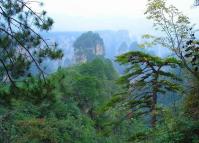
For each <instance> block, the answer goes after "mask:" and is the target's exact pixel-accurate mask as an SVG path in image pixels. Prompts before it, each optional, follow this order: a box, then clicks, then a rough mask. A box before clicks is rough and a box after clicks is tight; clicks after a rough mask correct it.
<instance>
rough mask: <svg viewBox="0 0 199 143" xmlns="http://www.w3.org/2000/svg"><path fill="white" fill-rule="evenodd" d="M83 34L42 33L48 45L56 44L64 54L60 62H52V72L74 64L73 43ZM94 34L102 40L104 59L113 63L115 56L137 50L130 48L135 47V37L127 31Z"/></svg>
mask: <svg viewBox="0 0 199 143" xmlns="http://www.w3.org/2000/svg"><path fill="white" fill-rule="evenodd" d="M84 32H85V31H80V32H48V33H42V36H43V37H44V38H45V39H46V40H47V41H48V42H49V43H50V42H56V43H57V44H58V48H60V49H62V50H63V52H64V57H63V59H62V60H61V61H57V62H54V64H53V70H54V69H56V68H57V67H58V66H63V67H66V66H68V65H71V64H74V63H75V59H74V47H73V43H74V42H75V40H76V39H77V38H78V37H79V36H80V35H81V34H82V33H84ZM86 32H87V31H86ZM94 32H95V33H98V34H99V35H100V37H101V38H102V39H103V41H104V47H105V57H106V58H109V59H111V60H112V61H114V59H115V56H117V55H119V54H121V53H124V52H127V51H129V50H132V49H133V48H137V47H132V43H134V44H133V45H135V46H136V44H135V43H137V42H136V37H135V36H132V34H130V32H128V31H127V30H120V31H111V30H104V31H94ZM123 44H125V45H126V47H125V48H124V49H123V48H122V47H121V45H123ZM50 68H52V65H51V66H50Z"/></svg>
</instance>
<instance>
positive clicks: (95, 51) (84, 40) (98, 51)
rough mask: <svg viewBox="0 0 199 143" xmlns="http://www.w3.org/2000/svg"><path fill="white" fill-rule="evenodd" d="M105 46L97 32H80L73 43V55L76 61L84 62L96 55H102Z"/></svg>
mask: <svg viewBox="0 0 199 143" xmlns="http://www.w3.org/2000/svg"><path fill="white" fill-rule="evenodd" d="M104 55H105V48H104V42H103V40H102V38H101V37H100V36H99V34H97V33H93V32H87V33H84V34H82V35H81V36H80V37H79V38H77V40H76V41H75V43H74V56H75V61H76V63H85V62H87V61H91V60H93V59H94V58H95V57H97V56H104Z"/></svg>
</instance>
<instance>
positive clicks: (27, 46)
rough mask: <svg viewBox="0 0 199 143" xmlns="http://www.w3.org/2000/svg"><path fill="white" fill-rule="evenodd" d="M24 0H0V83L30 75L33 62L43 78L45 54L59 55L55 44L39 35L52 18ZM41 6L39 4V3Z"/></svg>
mask: <svg viewBox="0 0 199 143" xmlns="http://www.w3.org/2000/svg"><path fill="white" fill-rule="evenodd" d="M32 3H39V2H35V1H27V0H1V1H0V19H1V21H0V32H1V33H0V69H1V70H0V71H1V72H0V82H1V83H2V82H9V83H10V82H12V84H15V80H16V79H18V78H20V77H25V76H28V75H30V74H31V72H30V68H31V67H33V65H35V66H36V67H37V69H38V70H39V71H40V74H41V75H42V76H43V78H45V75H44V71H43V69H42V67H41V65H40V64H41V63H42V61H43V60H44V59H45V58H46V57H50V58H52V59H56V58H60V57H62V56H63V55H62V52H61V51H60V50H58V49H57V48H56V45H53V46H50V45H49V44H48V43H47V42H46V41H45V39H44V38H42V36H41V35H40V34H39V33H40V31H48V30H50V29H51V26H52V24H53V20H52V19H51V18H49V17H47V16H46V11H41V12H36V11H34V10H32V9H31V4H32ZM39 4H40V5H42V3H39Z"/></svg>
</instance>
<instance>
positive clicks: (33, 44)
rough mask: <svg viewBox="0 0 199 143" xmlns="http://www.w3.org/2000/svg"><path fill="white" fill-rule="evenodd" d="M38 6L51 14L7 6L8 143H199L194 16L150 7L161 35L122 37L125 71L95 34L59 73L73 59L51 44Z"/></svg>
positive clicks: (79, 43) (4, 140)
mask: <svg viewBox="0 0 199 143" xmlns="http://www.w3.org/2000/svg"><path fill="white" fill-rule="evenodd" d="M30 3H36V4H39V6H40V7H42V6H43V3H40V2H36V1H28V0H1V1H0V31H1V33H0V143H128V142H130V143H198V142H199V37H197V30H195V27H194V26H193V25H192V24H191V22H190V19H189V18H188V17H187V16H186V15H184V14H183V13H182V12H180V11H179V10H178V9H177V8H176V7H175V6H173V5H170V4H168V3H167V1H166V0H148V2H147V5H146V11H145V16H146V18H147V19H148V20H149V21H151V22H153V24H154V30H155V31H156V32H157V33H158V34H156V35H152V34H151V35H150V34H146V35H143V37H142V38H143V40H141V43H138V42H135V41H134V42H133V41H131V39H129V38H132V37H129V35H128V34H125V32H124V33H123V32H121V33H123V34H121V33H120V34H121V35H123V36H121V37H120V36H118V37H120V38H119V40H118V41H119V42H118V41H117V38H113V39H114V40H116V43H119V45H118V47H117V48H118V51H117V55H118V56H117V57H114V59H115V61H114V62H115V63H117V64H115V63H113V57H111V56H110V55H112V53H111V50H110V49H109V50H110V51H106V47H105V46H106V44H105V43H107V41H106V40H107V39H108V38H107V39H105V40H104V39H103V37H106V36H107V35H106V34H104V35H103V34H102V33H100V32H99V33H96V32H92V31H90V32H86V33H81V34H79V33H76V34H75V37H76V38H74V39H73V40H72V41H70V42H69V44H70V46H71V47H72V49H70V51H72V52H74V57H72V58H74V59H76V62H75V63H72V62H71V63H70V64H68V67H64V66H59V65H56V66H57V67H58V68H57V67H56V68H54V66H55V65H54V63H59V62H60V61H61V62H62V61H63V59H62V58H63V57H65V56H64V54H67V52H66V51H63V50H61V49H59V48H58V47H59V46H58V45H57V43H56V40H55V41H52V40H46V39H45V38H44V37H43V34H41V33H43V32H44V33H45V32H48V31H49V30H51V28H52V25H53V23H54V21H53V19H51V18H49V17H48V16H47V12H46V11H40V12H38V11H34V10H33V9H32V7H31V6H30ZM147 32H148V33H150V30H149V31H147ZM73 34H74V33H73ZM73 34H72V35H73ZM120 34H119V35H120ZM101 35H102V36H101ZM125 35H128V36H127V37H126V36H125ZM109 36H110V35H109ZM109 36H108V37H109ZM55 37H56V34H55ZM69 37H70V35H69ZM116 37H117V36H116ZM55 39H56V38H55ZM58 39H59V38H58ZM54 42H55V43H54ZM66 42H67V41H66ZM153 48H155V49H156V48H158V49H159V50H160V49H162V50H161V51H162V54H161V56H160V54H157V53H156V50H151V49H153ZM106 52H108V55H109V56H110V58H107V56H105V55H106ZM158 52H160V51H158ZM113 55H115V51H114V52H113ZM162 55H164V56H162ZM165 55H167V56H165ZM64 60H65V59H64ZM64 62H66V61H64ZM68 62H70V61H68ZM119 64H120V66H118V65H119ZM69 65H70V66H69ZM49 67H50V68H54V70H53V72H48V70H49ZM115 67H117V69H116V68H115ZM118 71H119V72H118ZM49 73H50V74H49Z"/></svg>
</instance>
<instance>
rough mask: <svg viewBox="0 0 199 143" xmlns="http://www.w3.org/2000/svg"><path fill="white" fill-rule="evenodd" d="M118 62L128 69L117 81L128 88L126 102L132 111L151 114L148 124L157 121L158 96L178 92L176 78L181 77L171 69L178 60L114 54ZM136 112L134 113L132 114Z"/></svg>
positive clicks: (131, 54) (138, 53)
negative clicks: (117, 55) (116, 55)
mask: <svg viewBox="0 0 199 143" xmlns="http://www.w3.org/2000/svg"><path fill="white" fill-rule="evenodd" d="M117 61H118V62H120V63H121V64H123V65H127V66H128V68H127V70H126V73H125V75H124V76H122V77H121V79H120V83H123V84H126V86H127V87H128V89H129V96H128V97H127V100H126V102H127V104H128V105H129V108H130V109H131V110H132V112H133V114H136V112H137V111H139V112H141V113H138V114H145V113H151V116H152V117H151V125H152V126H153V127H155V125H156V121H157V103H158V100H157V98H158V95H162V94H163V95H165V94H167V93H169V92H172V91H173V92H177V91H179V90H180V87H179V86H178V84H177V83H176V82H174V81H175V80H180V79H179V78H177V76H176V75H175V74H174V73H173V72H172V69H173V68H176V67H177V66H178V65H179V64H180V63H179V61H178V60H176V59H175V58H166V59H161V58H159V57H156V56H151V55H149V54H146V53H143V52H128V53H126V54H123V55H121V56H119V57H117ZM134 112H135V113H134Z"/></svg>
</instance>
